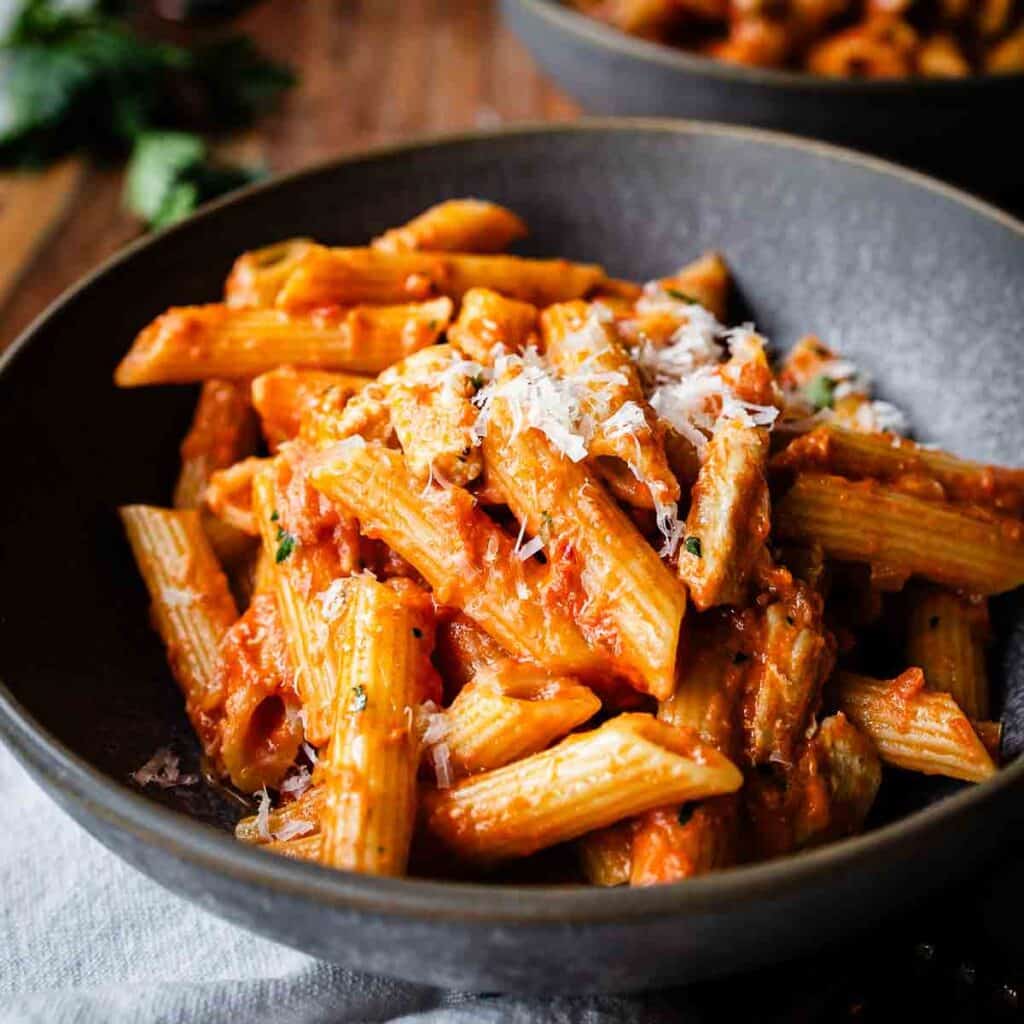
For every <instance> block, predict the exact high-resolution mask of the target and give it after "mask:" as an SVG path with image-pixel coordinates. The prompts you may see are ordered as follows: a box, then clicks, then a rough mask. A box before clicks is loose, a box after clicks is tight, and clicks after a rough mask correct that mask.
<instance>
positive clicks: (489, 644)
mask: <svg viewBox="0 0 1024 1024" xmlns="http://www.w3.org/2000/svg"><path fill="white" fill-rule="evenodd" d="M508 656H509V654H508V651H506V650H505V648H504V647H502V646H501V644H499V643H498V642H497V641H496V640H494V639H492V638H491V637H490V636H489V635H488V634H487V633H485V632H484V631H483V630H482V629H481V628H480V627H479V626H478V625H477V624H476V623H475V622H474V621H473V620H472V619H471V618H469V616H467V615H463V614H462V613H461V612H456V613H455V614H454V615H449V616H447V617H445V618H444V619H442V621H441V622H439V623H438V626H437V642H436V645H435V648H434V661H435V662H436V663H437V666H438V668H439V669H440V672H441V675H442V677H443V678H444V679H445V680H446V681H447V683H448V684H449V685H450V686H451V687H453V689H454V692H455V693H458V691H459V690H461V689H462V687H463V686H465V685H466V683H468V682H469V681H470V679H472V678H473V677H474V676H475V675H476V674H477V673H478V672H480V671H482V670H483V669H485V668H487V666H488V665H493V664H494V663H495V662H496V661H501V660H503V659H506V658H508Z"/></svg>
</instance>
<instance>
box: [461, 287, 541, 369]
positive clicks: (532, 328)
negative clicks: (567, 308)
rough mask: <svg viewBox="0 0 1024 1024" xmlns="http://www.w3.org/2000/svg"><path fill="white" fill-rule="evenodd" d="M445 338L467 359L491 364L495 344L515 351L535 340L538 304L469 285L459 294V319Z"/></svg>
mask: <svg viewBox="0 0 1024 1024" xmlns="http://www.w3.org/2000/svg"><path fill="white" fill-rule="evenodd" d="M448 340H449V341H450V342H451V343H452V344H453V345H454V346H455V347H456V348H457V349H458V350H459V351H460V352H462V353H463V354H464V355H465V356H466V357H467V358H468V359H473V360H476V362H478V363H480V364H482V365H483V366H490V365H491V364H492V363H493V362H494V352H495V349H496V348H497V346H499V345H500V346H501V349H502V350H504V351H506V352H517V353H518V352H523V351H524V350H525V349H526V348H527V346H529V345H532V344H535V343H536V341H537V307H536V306H534V305H532V304H531V303H529V302H518V301H517V300H516V299H509V298H506V297H505V296H504V295H499V294H498V293H497V292H495V291H491V289H489V288H470V290H469V291H468V292H466V294H465V295H463V297H462V305H461V306H460V307H459V316H458V319H457V320H456V321H455V323H453V324H452V326H451V327H450V328H449V330H448Z"/></svg>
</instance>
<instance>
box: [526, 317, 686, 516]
mask: <svg viewBox="0 0 1024 1024" xmlns="http://www.w3.org/2000/svg"><path fill="white" fill-rule="evenodd" d="M540 323H541V331H542V335H543V340H544V353H545V355H546V356H547V358H548V360H549V362H550V363H551V365H552V366H553V367H554V368H555V370H556V371H557V372H558V373H559V375H561V376H562V377H566V378H569V379H571V380H572V381H573V382H575V383H576V385H577V388H578V391H579V393H580V395H581V399H580V404H581V411H582V413H583V415H585V416H589V417H590V418H591V420H592V421H593V423H594V430H593V435H592V437H591V438H590V441H589V443H588V452H589V454H590V455H591V456H592V457H600V456H613V457H615V458H618V459H621V460H622V461H623V462H624V463H625V464H626V465H627V466H628V467H629V468H630V471H631V472H632V474H633V475H634V476H635V477H636V478H637V479H638V480H640V481H641V482H642V483H643V484H644V485H645V486H646V488H647V489H648V490H649V491H650V503H651V504H652V505H653V507H658V506H664V505H670V504H672V503H674V502H677V501H678V500H679V483H678V481H677V480H676V478H675V477H674V476H673V474H672V470H671V469H670V468H669V465H668V458H667V456H666V455H665V445H664V441H663V435H664V428H663V427H662V426H661V425H660V423H659V421H658V418H657V416H656V415H655V414H654V410H653V409H651V407H650V406H649V405H648V404H647V400H646V399H645V398H644V392H643V387H642V385H641V383H640V374H639V371H638V370H637V368H636V364H635V363H634V362H633V360H632V359H630V357H629V353H628V352H627V351H626V349H625V347H624V346H623V344H622V342H621V341H620V340H619V338H618V334H617V331H616V329H615V326H614V323H613V322H612V321H610V320H605V319H603V318H602V317H601V316H600V315H598V313H597V312H596V310H595V307H594V306H592V305H588V304H587V303H585V302H579V301H577V302H561V303H558V304H556V305H554V306H549V307H548V308H547V309H546V310H545V311H544V312H543V313H542V314H541V318H540Z"/></svg>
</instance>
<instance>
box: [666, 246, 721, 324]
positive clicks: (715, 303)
mask: <svg viewBox="0 0 1024 1024" xmlns="http://www.w3.org/2000/svg"><path fill="white" fill-rule="evenodd" d="M658 284H659V285H660V286H661V288H662V289H663V290H664V291H665V292H667V293H668V294H669V295H670V296H672V297H673V298H680V299H681V300H682V301H684V302H699V303H700V304H701V305H702V306H703V307H704V308H705V309H706V310H708V311H709V312H710V313H712V314H714V316H715V317H716V318H717V319H718V320H721V321H723V322H725V321H726V319H727V315H728V308H729V292H730V290H731V288H732V275H731V274H730V272H729V265H728V264H727V263H726V262H725V260H724V259H723V257H722V254H721V253H717V252H706V253H704V255H703V256H701V257H700V258H699V259H696V260H694V261H693V262H692V263H687V264H686V266H684V267H682V268H680V269H679V270H677V271H676V272H675V273H674V274H673V275H672V276H671V277H663V278H662V279H661V280H660V281H659V282H658ZM673 293H677V294H674V295H673Z"/></svg>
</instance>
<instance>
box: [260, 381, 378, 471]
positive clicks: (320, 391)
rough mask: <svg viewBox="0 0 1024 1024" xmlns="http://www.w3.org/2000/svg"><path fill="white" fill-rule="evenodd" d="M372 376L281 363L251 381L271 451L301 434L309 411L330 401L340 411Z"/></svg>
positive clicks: (264, 433) (264, 434)
mask: <svg viewBox="0 0 1024 1024" xmlns="http://www.w3.org/2000/svg"><path fill="white" fill-rule="evenodd" d="M370 380H371V378H369V377H360V376H357V375H355V374H351V373H331V372H329V371H327V370H300V369H297V368H296V367H294V366H280V367H278V368H277V369H276V370H270V371H269V372H268V373H264V374H261V375H260V376H259V377H257V378H256V379H255V380H254V381H253V382H252V404H253V405H254V406H255V407H256V411H257V412H258V413H259V415H260V421H261V422H262V424H263V436H264V437H265V438H266V439H267V444H268V445H269V446H270V450H271V451H272V452H275V451H277V449H278V446H279V445H281V444H283V443H284V442H285V441H291V440H293V439H294V438H296V437H297V436H298V434H299V427H300V426H301V425H302V417H303V415H305V413H306V412H307V411H309V410H310V409H313V408H315V407H317V406H318V405H323V404H324V403H330V405H331V406H332V407H333V408H334V409H336V410H337V411H339V412H340V411H341V409H343V408H344V406H345V403H346V402H347V401H348V400H349V399H350V398H351V397H352V396H353V395H356V394H358V393H359V392H360V391H362V389H363V388H364V387H366V385H367V384H369V383H370Z"/></svg>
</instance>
